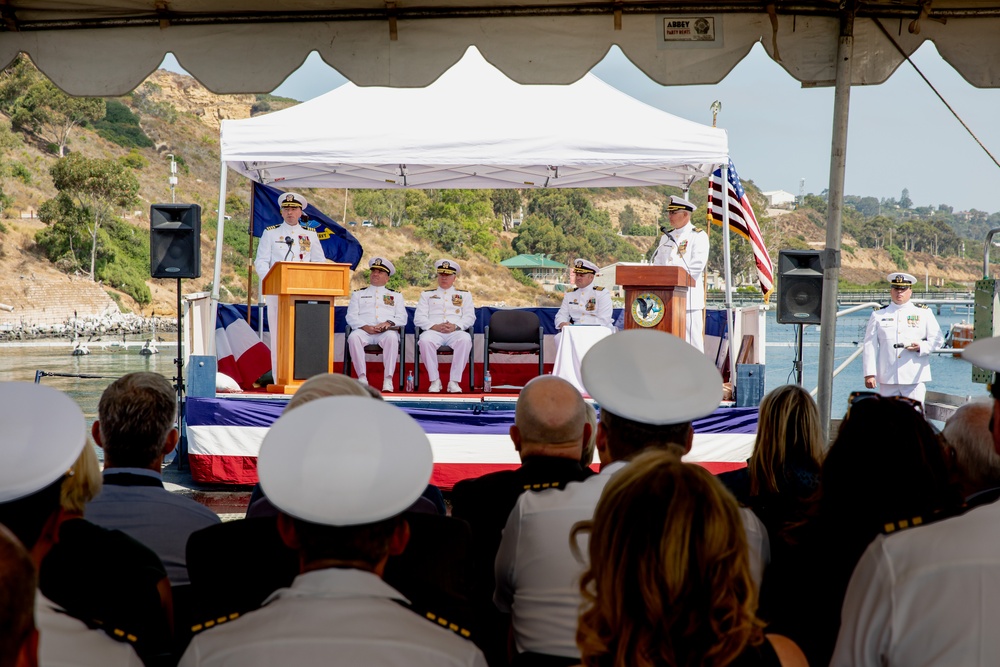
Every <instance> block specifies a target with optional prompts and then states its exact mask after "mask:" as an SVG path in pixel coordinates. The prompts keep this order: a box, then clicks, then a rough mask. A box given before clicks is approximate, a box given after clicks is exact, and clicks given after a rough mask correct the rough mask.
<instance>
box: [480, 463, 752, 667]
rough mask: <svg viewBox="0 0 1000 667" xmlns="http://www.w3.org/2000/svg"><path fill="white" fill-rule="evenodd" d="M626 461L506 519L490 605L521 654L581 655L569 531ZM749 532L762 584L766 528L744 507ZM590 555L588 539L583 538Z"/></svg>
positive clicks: (527, 497) (526, 504) (588, 514)
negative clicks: (506, 622)
mask: <svg viewBox="0 0 1000 667" xmlns="http://www.w3.org/2000/svg"><path fill="white" fill-rule="evenodd" d="M626 465H628V464H627V462H625V461H615V462H613V463H610V464H608V465H605V466H602V467H601V472H600V474H598V475H594V476H593V477H590V478H588V479H586V480H584V481H582V482H570V483H569V484H567V485H566V487H565V488H564V489H562V490H558V489H553V490H546V491H538V492H534V491H533V492H529V493H524V494H521V496H520V497H519V498H518V501H517V504H516V505H515V506H514V509H513V510H512V511H511V513H510V516H509V517H508V518H507V525H506V526H505V527H504V529H503V538H502V539H501V541H500V548H499V550H498V551H497V557H496V561H495V567H494V575H495V576H496V591H495V592H494V595H493V602H494V604H496V606H497V608H498V609H499V610H500V611H503V612H507V613H510V614H511V615H512V616H511V621H512V627H513V631H514V643H515V645H516V647H517V651H518V652H519V653H542V654H545V655H556V656H562V657H566V658H579V657H580V650H579V648H578V647H577V645H576V627H577V622H578V620H579V616H580V604H581V602H582V599H581V597H580V575H582V574H583V571H584V570H585V569H586V565H585V564H583V563H580V562H579V561H578V560H577V559H576V558H575V556H574V555H573V552H572V551H571V550H570V546H569V535H570V530H571V529H572V527H573V525H574V524H575V523H576V522H577V521H587V520H590V519H592V518H593V517H594V510H595V509H596V508H597V503H598V501H599V500H600V499H601V493H602V492H603V491H604V487H605V486H606V485H607V483H608V482H609V481H610V479H611V477H612V475H614V474H615V473H616V472H618V471H619V470H621V469H622V468H624V467H625V466H626ZM740 517H741V518H742V519H743V524H744V529H745V530H746V537H747V546H748V550H749V555H750V569H751V574H752V575H753V578H754V581H755V582H756V583H757V584H758V585H759V584H760V581H761V578H762V577H763V574H764V568H765V567H766V566H767V564H768V563H769V562H770V560H771V556H770V542H769V541H768V538H767V529H766V528H764V525H763V524H762V523H761V522H760V520H759V519H757V517H756V516H755V515H754V513H753V512H752V511H750V510H748V509H745V508H742V509H741V510H740ZM578 544H579V547H580V551H581V553H582V554H583V555H584V557H586V554H587V538H586V537H585V536H581V537H580V539H579V540H578Z"/></svg>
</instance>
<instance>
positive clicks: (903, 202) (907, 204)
mask: <svg viewBox="0 0 1000 667" xmlns="http://www.w3.org/2000/svg"><path fill="white" fill-rule="evenodd" d="M899 208H913V200H912V199H910V191H909V190H907V189H906V188H903V193H902V194H901V195H899Z"/></svg>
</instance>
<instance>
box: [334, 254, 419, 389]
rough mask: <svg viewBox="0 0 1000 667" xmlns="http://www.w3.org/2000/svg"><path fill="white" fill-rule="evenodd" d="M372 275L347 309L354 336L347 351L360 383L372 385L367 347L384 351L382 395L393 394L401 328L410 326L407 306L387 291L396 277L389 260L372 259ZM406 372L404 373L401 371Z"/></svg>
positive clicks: (391, 291)
mask: <svg viewBox="0 0 1000 667" xmlns="http://www.w3.org/2000/svg"><path fill="white" fill-rule="evenodd" d="M368 268H369V269H371V274H370V275H369V276H368V282H369V283H371V284H370V285H369V286H368V287H365V288H364V289H359V290H354V292H352V293H351V303H350V304H349V305H348V306H347V323H348V324H349V325H351V335H350V336H348V337H347V347H348V348H350V350H351V359H352V360H353V362H354V367H355V368H357V369H358V380H359V381H360V382H364V383H366V384H367V383H368V366H367V364H366V363H365V345H378V346H379V347H381V348H382V362H383V364H384V365H383V369H384V373H383V379H382V391H392V388H393V382H392V375H393V373H395V372H396V362H397V361H398V360H399V334H398V333H397V332H396V327H397V326H400V327H401V326H405V325H406V304H405V303H404V302H403V295H402V294H400V293H399V292H397V291H395V290H391V289H389V288H388V287H386V283H388V282H389V278H391V277H392V276H393V275H395V274H396V267H395V266H394V265H393V263H392V262H390V261H389V260H388V259H386V258H385V257H372V259H371V261H369V262H368ZM400 372H402V371H400Z"/></svg>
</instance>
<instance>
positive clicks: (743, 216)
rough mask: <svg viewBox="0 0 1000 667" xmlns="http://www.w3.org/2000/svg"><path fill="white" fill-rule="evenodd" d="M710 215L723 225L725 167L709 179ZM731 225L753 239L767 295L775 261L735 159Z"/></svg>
mask: <svg viewBox="0 0 1000 667" xmlns="http://www.w3.org/2000/svg"><path fill="white" fill-rule="evenodd" d="M708 219H709V222H712V223H714V224H716V225H719V226H721V225H722V168H721V167H720V168H718V169H716V170H715V171H713V172H712V178H711V179H709V182H708ZM729 228H730V229H732V230H733V231H734V232H736V233H737V234H739V235H740V236H742V237H743V238H745V239H746V240H747V241H749V242H750V247H751V248H753V258H754V261H755V262H756V263H757V278H758V279H759V280H760V290H761V291H762V292H763V293H764V296H765V297H767V296H770V294H771V291H772V290H773V289H774V265H773V264H772V263H771V257H770V255H768V254H767V247H766V246H765V245H764V235H763V234H761V231H760V225H758V224H757V217H756V216H754V214H753V207H752V206H750V199H749V198H748V197H747V193H746V191H745V190H744V189H743V185H741V184H740V177H739V175H738V174H737V173H736V167H734V166H733V161H732V160H730V161H729Z"/></svg>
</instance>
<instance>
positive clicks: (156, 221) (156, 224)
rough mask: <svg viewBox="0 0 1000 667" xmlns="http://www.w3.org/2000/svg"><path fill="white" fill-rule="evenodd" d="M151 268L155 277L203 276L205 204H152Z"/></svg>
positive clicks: (150, 270) (150, 232) (150, 212)
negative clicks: (202, 242)
mask: <svg viewBox="0 0 1000 667" xmlns="http://www.w3.org/2000/svg"><path fill="white" fill-rule="evenodd" d="M149 272H150V275H151V276H152V277H153V278H198V277H200V276H201V207H200V206H198V205H197V204H153V205H152V206H150V207H149Z"/></svg>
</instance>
